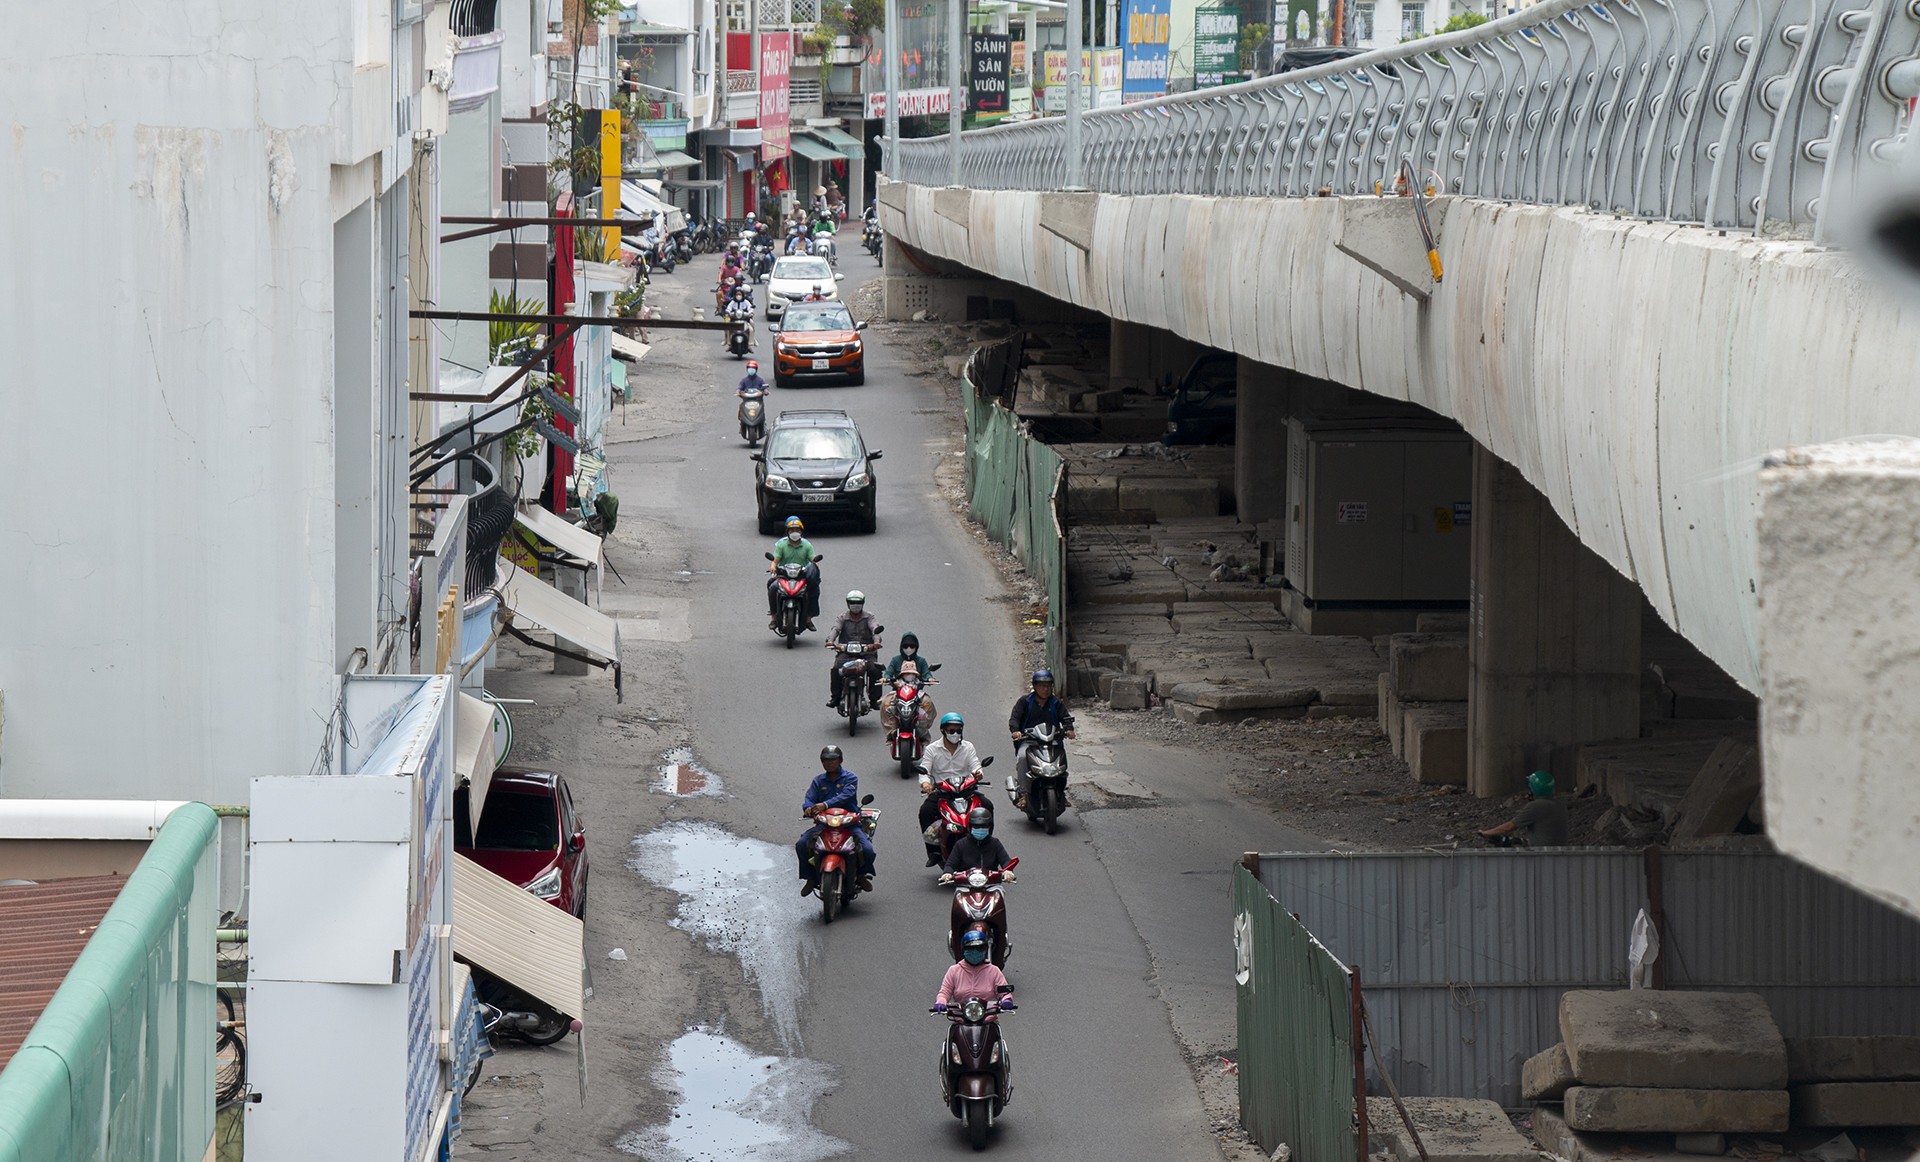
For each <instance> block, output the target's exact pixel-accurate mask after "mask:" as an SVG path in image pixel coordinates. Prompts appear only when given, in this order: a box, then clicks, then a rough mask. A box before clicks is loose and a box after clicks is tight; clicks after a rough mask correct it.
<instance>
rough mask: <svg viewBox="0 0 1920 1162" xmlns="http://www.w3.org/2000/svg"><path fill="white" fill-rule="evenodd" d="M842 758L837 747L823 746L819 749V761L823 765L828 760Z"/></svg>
mask: <svg viewBox="0 0 1920 1162" xmlns="http://www.w3.org/2000/svg"><path fill="white" fill-rule="evenodd" d="M844 757H845V756H844V755H842V754H841V753H840V748H839V747H837V746H823V747H821V748H820V761H821V762H822V763H825V762H826V761H827V760H828V759H840V758H844Z"/></svg>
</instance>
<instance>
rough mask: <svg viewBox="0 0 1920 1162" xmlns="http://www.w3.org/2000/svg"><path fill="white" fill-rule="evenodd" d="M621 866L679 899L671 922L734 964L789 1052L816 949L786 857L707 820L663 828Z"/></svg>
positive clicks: (808, 910) (640, 840) (638, 843)
mask: <svg viewBox="0 0 1920 1162" xmlns="http://www.w3.org/2000/svg"><path fill="white" fill-rule="evenodd" d="M627 866H628V867H631V868H632V869H633V870H635V871H637V872H639V873H640V874H641V875H642V876H644V877H645V878H646V879H647V880H648V881H649V882H651V883H654V884H658V885H659V886H661V887H663V888H668V889H671V890H672V891H674V892H677V893H679V895H680V907H679V909H678V911H676V912H675V914H674V918H673V920H672V924H673V926H674V927H675V928H678V929H680V930H681V931H682V932H685V933H686V934H687V935H689V936H692V937H694V938H696V939H698V940H702V941H704V942H705V943H706V945H707V947H709V948H712V949H714V950H715V951H718V952H724V953H727V954H728V955H730V956H733V957H736V958H737V959H738V960H739V961H740V967H741V968H742V969H744V970H745V971H746V974H747V979H748V980H749V981H750V982H751V983H752V984H753V985H754V987H756V988H758V989H759V990H760V1007H761V1008H762V1009H763V1010H765V1012H766V1014H767V1017H768V1019H769V1020H771V1021H772V1022H773V1026H774V1029H775V1031H776V1032H778V1033H779V1035H780V1041H781V1044H782V1045H784V1046H785V1047H786V1048H787V1049H788V1050H789V1051H791V1050H793V1049H794V1048H795V1047H797V1046H798V1045H799V1044H800V1000H801V998H802V996H804V995H805V993H806V987H807V986H806V980H807V978H806V973H807V967H808V965H810V964H811V963H812V961H813V958H814V955H815V953H816V951H817V949H818V940H819V933H818V932H817V931H816V930H815V927H814V924H813V915H814V911H815V908H814V907H812V906H811V903H812V902H811V901H810V900H807V899H805V898H803V897H802V896H801V895H800V894H799V892H798V883H799V881H798V879H797V877H796V876H795V875H794V869H793V853H792V852H791V851H790V850H788V849H786V848H783V847H776V846H774V845H773V844H771V843H763V842H761V841H760V840H758V839H745V838H742V837H740V836H738V835H733V834H731V833H729V832H727V831H724V830H722V829H721V828H719V827H716V826H714V825H713V824H711V823H690V822H679V823H669V824H667V825H666V826H664V827H661V828H660V829H658V830H656V831H652V832H649V833H647V834H646V835H642V836H639V837H637V838H635V839H634V841H633V855H632V857H631V858H630V859H629V860H628V861H627Z"/></svg>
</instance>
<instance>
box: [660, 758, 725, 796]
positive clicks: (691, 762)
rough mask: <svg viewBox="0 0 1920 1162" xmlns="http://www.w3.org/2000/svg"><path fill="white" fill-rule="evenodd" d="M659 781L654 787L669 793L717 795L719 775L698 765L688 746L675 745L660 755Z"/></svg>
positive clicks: (718, 792)
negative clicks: (662, 760)
mask: <svg viewBox="0 0 1920 1162" xmlns="http://www.w3.org/2000/svg"><path fill="white" fill-rule="evenodd" d="M660 757H661V758H663V759H665V760H667V761H666V762H664V763H662V764H661V765H660V778H659V781H658V782H656V783H654V789H655V790H657V791H665V792H666V793H667V794H669V795H718V794H720V793H721V790H720V776H719V775H716V774H714V773H713V772H712V771H710V770H708V769H707V768H705V767H703V766H701V765H700V763H699V762H698V761H697V760H696V759H695V758H694V757H693V750H692V748H690V747H684V746H677V747H675V748H673V749H672V750H670V751H668V752H667V753H666V754H663V755H661V756H660Z"/></svg>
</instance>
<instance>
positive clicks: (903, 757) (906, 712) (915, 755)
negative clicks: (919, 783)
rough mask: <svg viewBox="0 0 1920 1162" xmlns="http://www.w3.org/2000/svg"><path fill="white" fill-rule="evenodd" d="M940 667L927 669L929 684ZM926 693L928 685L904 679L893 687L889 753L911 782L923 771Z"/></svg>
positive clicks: (903, 774) (901, 772)
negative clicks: (921, 727)
mask: <svg viewBox="0 0 1920 1162" xmlns="http://www.w3.org/2000/svg"><path fill="white" fill-rule="evenodd" d="M939 668H940V664H939V663H938V662H936V663H934V664H933V665H932V666H930V667H928V669H927V681H928V682H932V681H933V680H934V678H933V671H935V670H937V669H939ZM925 693H926V689H925V687H924V686H921V685H918V684H915V683H914V682H911V681H908V680H906V679H904V678H903V679H901V680H899V681H896V682H895V683H894V684H893V733H892V734H890V735H889V736H888V738H887V752H888V753H889V754H891V755H892V756H893V759H894V761H895V762H897V763H899V764H900V777H901V778H903V779H910V778H912V777H913V776H914V775H915V774H917V773H919V770H920V756H921V754H923V753H924V752H923V751H922V750H921V746H922V743H921V739H920V724H921V722H922V721H923V720H924V719H925V716H926V704H925V703H926V700H925V698H924V697H923V695H924V694H925Z"/></svg>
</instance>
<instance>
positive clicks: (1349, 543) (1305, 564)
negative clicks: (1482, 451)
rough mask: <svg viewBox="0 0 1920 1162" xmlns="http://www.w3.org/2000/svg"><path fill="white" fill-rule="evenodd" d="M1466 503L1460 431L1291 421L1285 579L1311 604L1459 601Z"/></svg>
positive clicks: (1468, 480) (1469, 477)
mask: <svg viewBox="0 0 1920 1162" xmlns="http://www.w3.org/2000/svg"><path fill="white" fill-rule="evenodd" d="M1472 497H1473V442H1472V441H1471V440H1470V439H1469V438H1468V437H1467V435H1466V434H1465V433H1464V432H1461V431H1459V430H1458V429H1447V428H1442V427H1438V426H1435V427H1420V426H1396V427H1380V426H1379V421H1378V420H1371V421H1368V420H1319V419H1306V418H1295V419H1292V420H1290V421H1288V426H1287V556H1286V561H1287V565H1286V574H1287V581H1288V582H1289V583H1290V584H1291V585H1292V586H1293V587H1294V588H1295V589H1297V590H1299V591H1300V593H1301V595H1302V596H1303V597H1305V598H1306V599H1307V600H1308V601H1310V602H1313V603H1314V604H1316V605H1317V604H1325V603H1401V604H1404V603H1449V602H1464V601H1465V600H1467V575H1468V567H1469V563H1470V560H1471V552H1470V545H1469V542H1470V531H1471V525H1472V523H1473V501H1472Z"/></svg>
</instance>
